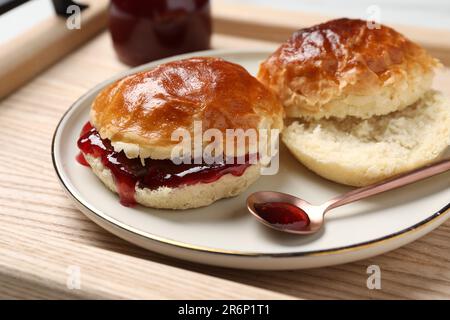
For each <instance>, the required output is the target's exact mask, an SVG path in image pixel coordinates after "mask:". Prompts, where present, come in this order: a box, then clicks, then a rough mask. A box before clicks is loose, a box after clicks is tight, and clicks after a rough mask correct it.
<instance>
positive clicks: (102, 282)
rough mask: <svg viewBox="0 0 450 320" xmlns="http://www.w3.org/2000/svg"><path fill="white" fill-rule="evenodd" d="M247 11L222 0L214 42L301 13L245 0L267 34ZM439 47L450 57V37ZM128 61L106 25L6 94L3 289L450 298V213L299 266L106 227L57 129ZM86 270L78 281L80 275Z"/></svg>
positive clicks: (2, 109) (237, 43) (2, 118)
mask: <svg viewBox="0 0 450 320" xmlns="http://www.w3.org/2000/svg"><path fill="white" fill-rule="evenodd" d="M242 10H243V9H242V8H237V7H230V6H228V5H226V4H224V2H217V1H216V2H215V7H214V15H215V27H216V32H217V33H216V34H214V36H213V47H215V48H233V47H247V48H251V47H255V48H256V47H262V46H267V47H274V46H275V45H276V44H275V43H272V42H270V41H266V40H272V41H273V40H276V41H279V39H281V38H283V39H284V38H286V37H287V36H288V34H289V33H290V32H291V30H292V29H289V28H294V26H295V24H296V22H295V21H297V19H298V16H300V15H297V14H296V17H297V18H296V19H295V20H290V19H291V18H292V17H293V15H291V14H285V15H281V16H280V17H285V19H280V20H279V21H280V23H279V24H276V25H275V24H274V25H271V26H266V25H265V23H267V22H268V21H272V19H273V21H276V19H275V17H276V16H278V14H276V13H274V11H273V10H271V11H270V12H268V11H265V9H258V10H256V9H254V8H252V10H251V11H245V12H252V16H253V14H255V15H260V14H261V16H259V17H260V19H259V21H264V23H261V24H260V26H259V28H265V29H264V30H265V33H266V34H268V37H269V38H265V37H262V36H261V35H260V34H258V36H256V35H252V33H251V32H250V31H252V30H248V31H245V33H244V29H243V28H241V27H242V26H244V25H247V26H249V25H250V26H253V27H255V26H257V25H258V23H257V22H252V21H253V20H252V19H253V18H250V17H247V16H246V17H245V19H237V18H236V17H237V16H238V14H240V13H241V12H243V11H242ZM264 11H265V12H266V13H265V14H266V16H265V17H264V19H261V17H262V15H263V13H264ZM241 17H242V15H241ZM316 18H317V17H316ZM308 19H313V18H311V17H310V16H309V15H308V17H306V16H305V17H304V19H303V18H302V19H301V20H302V21H303V22H304V23H307V24H310V23H315V22H316V21H312V20H308ZM317 19H319V18H317ZM288 21H291V22H290V23H291V27H289V26H287V27H286V24H287V25H288V24H289V23H288ZM237 25H239V26H240V27H239V28H238V29H239V34H236V32H237V31H236V30H237V29H236V26H237ZM249 29H252V28H249ZM260 30H262V29H260ZM219 32H220V33H219ZM93 33H95V32H93ZM405 33H407V32H405ZM275 34H276V35H277V38H275V36H274V35H275ZM417 34H418V33H414V35H417ZM408 35H409V34H408ZM272 37H273V38H272ZM87 38H89V37H87ZM441 39H450V37H446V38H445V37H442V38H441ZM447 41H448V40H447ZM438 42H439V41H435V42H434V43H435V45H437V44H438ZM432 47H433V45H432V44H430V48H432ZM436 50H437V51H436V52H441V53H442V54H444V55H445V57H446V58H447V59H449V58H450V54H449V52H448V43H447V44H446V45H442V46H440V47H439V46H437V47H436ZM0 52H1V51H0ZM0 61H3V60H0ZM445 61H448V60H445ZM125 68H126V66H124V65H122V64H120V63H119V62H118V61H117V60H116V58H115V54H114V52H113V50H112V47H111V43H110V38H109V35H108V34H107V33H106V32H102V33H100V34H99V35H98V36H96V37H95V38H93V39H92V40H91V41H89V42H87V43H86V44H85V45H84V46H83V47H82V48H80V49H78V50H77V51H75V52H73V53H72V54H70V55H68V56H66V57H65V58H63V59H61V60H60V61H59V62H57V63H56V64H54V65H53V66H52V67H51V68H50V69H48V70H47V71H45V72H43V73H41V74H39V75H38V76H37V77H35V78H34V79H33V80H32V81H31V82H29V83H28V84H27V85H25V86H23V87H21V88H20V89H19V90H17V91H16V92H14V93H13V94H11V95H10V96H8V97H7V98H6V99H4V100H3V101H2V102H1V103H0V146H1V148H0V163H1V166H0V229H1V230H0V298H168V299H169V298H170V299H176V298H191V299H197V298H198V299H202V298H235V299H238V298H247V299H248V298H255V299H265V298H273V299H279V298H356V299H358V298H411V299H418V298H427V299H431V298H450V268H449V266H450V222H447V223H445V224H444V225H442V226H441V227H440V228H438V229H437V230H435V231H434V232H432V233H431V234H429V235H428V236H426V237H425V238H423V239H421V240H419V241H416V242H414V243H413V244H410V245H408V246H406V247H404V248H402V249H399V250H396V251H394V252H391V253H389V254H385V255H382V256H378V257H376V258H373V259H369V260H364V261H359V262H357V263H351V264H346V265H341V266H336V267H329V268H323V269H315V270H303V271H292V272H262V271H261V272H256V271H239V270H226V269H220V268H214V267H207V266H201V265H195V264H191V263H187V262H182V261H178V260H175V259H171V258H167V257H163V256H161V255H158V254H154V253H152V252H148V251H145V250H143V249H140V248H138V247H136V246H133V245H131V244H129V243H126V242H124V241H123V240H121V239H119V238H116V237H115V236H113V235H111V234H109V233H107V232H106V231H104V230H102V229H100V228H99V227H97V226H96V225H95V224H93V223H92V222H91V221H89V220H88V219H87V218H85V217H84V215H82V214H81V213H80V212H79V211H78V210H77V209H76V208H75V207H74V205H73V204H72V202H71V201H70V200H69V199H68V198H67V197H66V196H65V195H64V193H63V191H62V189H61V187H60V186H59V184H58V182H57V178H56V176H55V173H54V170H53V167H52V164H51V157H50V144H51V137H52V134H53V131H54V129H55V126H56V124H57V122H58V120H59V119H60V117H61V116H62V114H63V113H64V111H65V110H66V109H67V108H68V107H69V106H70V105H71V104H72V103H73V101H75V100H76V99H77V98H78V97H79V96H80V95H82V94H83V93H84V92H85V91H87V90H88V89H89V88H91V87H92V86H94V85H95V84H97V83H99V82H100V81H102V80H104V79H106V78H108V77H110V76H112V75H114V74H115V73H117V72H119V71H121V70H124V69H125ZM449 79H450V72H449V71H448V70H444V71H443V72H442V73H441V74H440V80H441V81H439V82H440V85H442V86H448V85H449V84H450V81H449ZM3 81H4V79H2V85H3V83H4V82H3ZM373 264H376V265H378V266H380V268H381V270H382V290H369V289H367V287H366V280H367V277H368V275H367V272H366V270H367V267H368V266H369V265H373ZM77 270H79V272H80V276H81V277H80V280H81V282H80V284H81V286H80V288H79V289H77V286H76V282H75V283H74V282H73V280H74V277H76V274H77V272H78V271H77ZM74 284H75V286H74ZM70 288H72V289H70Z"/></svg>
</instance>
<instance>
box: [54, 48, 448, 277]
mask: <svg viewBox="0 0 450 320" xmlns="http://www.w3.org/2000/svg"><path fill="white" fill-rule="evenodd" d="M269 53H270V52H268V51H242V50H239V51H223V50H222V51H208V52H202V53H194V54H188V55H184V56H178V57H173V58H169V59H165V60H162V61H158V62H154V63H150V64H147V65H144V66H140V67H138V68H135V69H132V70H129V71H127V72H124V73H122V74H119V75H117V77H115V79H117V78H120V77H122V76H124V75H126V74H130V73H134V72H137V71H141V70H146V69H151V68H152V67H154V66H156V65H158V64H160V63H162V62H166V61H170V60H175V59H179V58H181V57H189V56H194V55H203V56H206V55H207V56H216V57H222V58H224V59H227V60H230V61H233V62H236V63H239V64H241V65H243V66H244V67H245V68H247V69H248V70H249V71H250V72H251V73H253V74H255V73H256V70H257V68H258V64H259V62H260V61H261V60H263V59H264V58H265V57H267V55H269ZM113 80H114V79H111V80H108V81H106V82H104V83H102V84H100V85H98V86H96V87H95V88H93V89H92V90H90V91H89V92H88V93H86V94H85V95H84V96H82V97H81V98H80V99H79V100H78V101H76V102H75V103H74V105H73V106H72V107H71V108H70V109H69V110H68V111H67V113H66V114H65V115H64V116H63V118H62V119H61V122H60V123H59V125H58V127H57V129H56V132H55V135H54V140H53V146H52V153H53V162H54V167H55V169H56V172H57V174H58V176H59V178H60V180H61V182H62V185H63V186H64V189H65V190H66V191H67V193H68V195H69V196H70V197H71V198H73V199H74V200H75V203H76V204H77V206H78V207H79V208H80V210H81V211H82V212H83V213H84V214H86V215H87V216H88V217H89V218H90V219H92V220H93V221H94V222H96V223H98V224H99V225H100V226H102V227H104V228H105V229H107V230H109V231H110V232H112V233H114V234H116V235H117V236H119V237H121V238H124V239H126V240H128V241H130V242H133V243H135V244H137V245H139V246H142V247H144V248H147V249H149V250H153V251H156V252H159V253H162V254H165V255H169V256H173V257H177V258H180V259H185V260H190V261H195V262H199V263H206V264H212V265H218V266H224V267H232V268H245V269H298V268H311V267H320V266H328V265H333V264H340V263H345V262H350V261H355V260H359V259H364V258H368V257H371V256H374V255H377V254H381V253H384V252H387V251H389V250H393V249H395V248H398V247H400V246H402V245H405V244H407V243H409V242H411V241H414V240H416V239H417V238H419V237H421V236H423V235H424V234H426V233H428V232H430V231H431V230H433V229H434V228H436V227H437V226H439V225H440V224H441V223H443V222H444V221H445V220H446V219H447V218H449V217H450V204H449V199H450V179H449V178H450V173H445V174H442V175H439V176H436V177H433V178H431V179H428V180H425V181H422V182H419V183H416V184H414V185H410V186H407V187H404V188H402V189H399V190H395V191H391V192H389V193H386V194H382V195H378V196H375V197H372V198H369V199H367V200H365V201H360V202H357V203H354V204H351V205H347V206H345V207H341V208H339V209H336V210H333V211H332V212H330V213H329V214H328V216H327V218H326V220H327V222H326V227H325V228H324V229H323V230H322V231H321V232H320V233H319V234H316V235H313V236H307V237H305V236H295V235H289V234H282V233H279V232H276V231H273V230H270V229H268V228H266V227H264V226H263V225H261V224H260V223H258V222H257V221H256V220H255V219H254V218H252V216H251V215H250V214H249V213H247V211H246V208H245V199H246V198H247V196H248V195H249V194H250V193H251V192H254V191H258V190H277V191H282V192H287V193H291V194H294V195H297V196H300V197H302V198H304V199H307V200H309V201H311V202H313V203H321V202H323V201H325V200H327V199H329V198H331V197H333V196H335V195H338V194H340V193H343V192H345V191H348V190H349V188H347V187H344V186H341V185H338V184H335V183H332V182H329V181H327V180H324V179H322V178H320V177H318V176H317V175H315V174H314V173H312V172H310V171H308V170H307V169H305V168H304V167H303V166H302V165H301V164H300V163H298V162H297V161H296V160H295V159H294V158H293V157H292V156H291V154H290V153H289V152H287V151H286V150H285V149H284V150H282V152H281V159H280V171H279V173H278V174H277V175H275V176H263V177H261V178H260V179H259V180H258V182H257V183H255V184H254V185H253V186H252V187H251V188H250V189H249V190H247V192H245V193H244V194H241V195H240V196H238V197H235V198H232V199H225V200H220V201H218V202H216V203H215V204H213V205H211V206H209V207H206V208H200V209H194V210H188V211H170V210H156V209H150V208H144V207H141V206H138V207H136V208H126V207H123V206H121V205H120V204H119V200H118V197H117V195H115V194H113V193H112V192H110V191H109V190H108V189H107V188H106V187H105V186H104V185H103V184H102V183H101V182H100V181H99V180H98V179H97V178H96V176H94V174H93V173H92V172H91V171H90V170H89V169H88V168H86V167H83V166H81V165H79V164H78V163H77V162H76V161H75V156H76V155H77V152H78V150H77V147H76V141H77V138H78V134H79V132H80V129H81V127H82V126H83V125H84V123H85V122H86V121H87V120H88V111H89V108H90V104H91V102H92V100H93V98H94V97H95V95H96V94H97V93H98V92H99V91H100V90H101V89H102V88H103V87H104V86H105V85H107V84H108V83H110V82H112V81H113Z"/></svg>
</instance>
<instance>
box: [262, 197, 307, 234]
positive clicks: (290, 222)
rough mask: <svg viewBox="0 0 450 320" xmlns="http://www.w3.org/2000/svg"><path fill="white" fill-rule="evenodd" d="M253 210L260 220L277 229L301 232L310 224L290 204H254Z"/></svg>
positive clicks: (304, 215)
mask: <svg viewBox="0 0 450 320" xmlns="http://www.w3.org/2000/svg"><path fill="white" fill-rule="evenodd" d="M254 208H255V210H256V213H257V214H258V215H259V216H260V217H261V218H263V219H264V220H266V221H267V222H269V223H270V224H273V225H276V226H277V227H282V228H286V229H297V230H301V229H303V228H305V227H306V226H308V225H309V223H310V221H309V217H308V215H307V214H306V213H305V212H304V211H303V210H302V209H300V208H299V207H297V206H295V205H293V204H291V203H287V202H267V203H255V204H254Z"/></svg>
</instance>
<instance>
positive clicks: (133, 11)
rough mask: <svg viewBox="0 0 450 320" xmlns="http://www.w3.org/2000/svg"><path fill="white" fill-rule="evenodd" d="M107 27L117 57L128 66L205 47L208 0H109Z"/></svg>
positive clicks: (208, 13) (206, 41) (207, 35)
mask: <svg viewBox="0 0 450 320" xmlns="http://www.w3.org/2000/svg"><path fill="white" fill-rule="evenodd" d="M109 30H110V32H111V37H112V41H113V45H114V49H115V50H116V53H117V55H118V57H119V59H120V60H121V61H122V62H124V63H126V64H128V65H131V66H136V65H139V64H143V63H146V62H149V61H152V60H157V59H161V58H164V57H168V56H172V55H177V54H181V53H186V52H192V51H199V50H206V49H209V46H210V37H211V13H210V3H209V1H208V0H111V5H110V7H109Z"/></svg>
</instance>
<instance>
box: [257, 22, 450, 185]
mask: <svg viewBox="0 0 450 320" xmlns="http://www.w3.org/2000/svg"><path fill="white" fill-rule="evenodd" d="M437 66H439V62H438V61H437V60H436V59H434V58H433V57H431V56H430V55H429V54H428V53H427V52H426V51H425V50H424V49H423V48H422V47H420V46H419V45H417V44H415V43H413V42H411V41H410V40H408V39H407V38H405V37H404V36H403V35H401V34H400V33H398V32H396V31H395V30H393V29H391V28H389V27H386V26H380V28H379V29H373V28H369V27H368V24H367V22H366V21H362V20H352V19H338V20H332V21H329V22H326V23H323V24H320V25H317V26H313V27H311V28H306V29H302V30H299V31H297V32H296V33H294V34H293V35H292V37H291V38H290V39H289V40H288V41H287V42H285V43H284V44H282V45H281V46H280V48H279V49H278V50H277V51H275V52H274V53H273V54H272V55H271V56H270V57H269V58H268V59H267V60H266V61H264V62H263V63H262V64H261V66H260V70H259V74H258V78H259V80H260V81H261V82H262V83H264V84H265V85H266V86H267V87H269V88H270V89H271V90H273V91H274V92H275V93H276V94H277V95H278V97H279V99H280V100H281V102H282V104H283V105H284V108H285V111H286V114H287V116H288V118H289V119H287V124H288V125H287V128H286V129H285V131H284V132H283V141H284V143H285V144H286V145H287V147H288V148H289V149H290V151H291V152H292V153H293V154H294V155H295V157H296V158H297V159H298V160H299V161H300V162H302V163H303V164H304V165H305V166H307V167H308V168H309V169H311V170H312V171H314V172H316V173H317V174H319V175H321V176H323V177H325V178H327V179H330V180H332V181H336V182H339V183H343V184H347V185H352V186H365V185H368V184H371V183H374V182H378V181H380V180H384V179H386V178H388V177H391V176H394V175H396V174H400V173H403V172H406V171H409V170H412V169H414V168H417V167H420V166H423V165H425V164H428V163H430V162H432V161H434V160H436V159H437V158H438V157H439V156H440V155H441V154H442V153H443V152H444V150H445V149H446V148H447V146H448V143H449V136H450V104H449V102H448V100H447V99H446V98H445V97H444V96H443V95H442V94H441V93H439V92H435V91H433V90H431V84H432V80H433V76H434V69H435V67H437Z"/></svg>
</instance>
